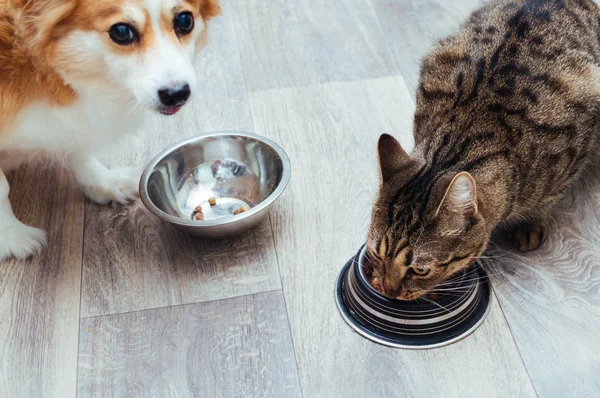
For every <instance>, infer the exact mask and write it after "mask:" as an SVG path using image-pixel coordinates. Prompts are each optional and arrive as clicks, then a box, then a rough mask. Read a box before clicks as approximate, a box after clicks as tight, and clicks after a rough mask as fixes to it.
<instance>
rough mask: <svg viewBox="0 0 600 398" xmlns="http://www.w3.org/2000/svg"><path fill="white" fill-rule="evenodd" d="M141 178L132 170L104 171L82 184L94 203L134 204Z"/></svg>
mask: <svg viewBox="0 0 600 398" xmlns="http://www.w3.org/2000/svg"><path fill="white" fill-rule="evenodd" d="M138 183H139V176H138V174H137V171H136V170H135V169H132V168H125V169H115V170H108V169H107V170H104V171H102V172H101V173H97V174H96V175H94V176H93V178H90V180H89V181H86V182H85V183H81V182H80V185H81V189H82V190H83V192H84V193H85V195H86V196H87V197H88V198H90V199H91V200H93V201H94V202H96V203H98V204H101V205H105V204H108V203H110V202H117V203H122V204H125V203H129V202H133V201H134V200H135V199H136V198H137V197H138V196H139V195H138Z"/></svg>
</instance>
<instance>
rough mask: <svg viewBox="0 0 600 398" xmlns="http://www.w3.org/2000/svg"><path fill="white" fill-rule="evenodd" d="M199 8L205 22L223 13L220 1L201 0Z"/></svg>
mask: <svg viewBox="0 0 600 398" xmlns="http://www.w3.org/2000/svg"><path fill="white" fill-rule="evenodd" d="M198 8H199V9H200V15H202V18H204V20H205V21H208V20H209V19H211V18H213V17H216V16H217V15H219V14H220V13H221V6H220V5H219V0H199V4H198Z"/></svg>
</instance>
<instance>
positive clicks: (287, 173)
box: [139, 130, 292, 228]
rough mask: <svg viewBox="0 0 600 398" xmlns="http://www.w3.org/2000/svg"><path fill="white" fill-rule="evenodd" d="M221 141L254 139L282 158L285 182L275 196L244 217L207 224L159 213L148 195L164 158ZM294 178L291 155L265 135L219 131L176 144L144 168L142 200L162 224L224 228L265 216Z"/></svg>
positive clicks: (275, 190) (282, 179)
mask: <svg viewBox="0 0 600 398" xmlns="http://www.w3.org/2000/svg"><path fill="white" fill-rule="evenodd" d="M219 137H231V138H246V139H251V140H255V141H260V142H262V143H264V144H266V145H268V146H269V147H271V149H272V150H273V151H274V152H275V153H276V154H277V155H278V156H279V158H280V159H281V163H282V174H281V179H280V181H279V184H277V186H276V187H275V189H274V190H273V192H271V193H270V194H269V196H267V197H266V198H265V199H264V200H263V201H262V202H260V203H259V204H257V205H256V206H254V207H252V208H250V209H249V210H248V211H245V212H244V213H243V214H241V215H237V216H235V217H233V216H231V217H222V218H217V219H213V220H203V221H199V220H192V219H190V220H186V219H183V218H179V217H175V216H172V215H170V214H168V213H165V212H164V211H162V210H161V209H159V208H158V207H157V206H156V205H155V204H154V203H153V202H152V200H151V199H150V196H149V195H148V181H149V179H150V175H151V174H152V172H153V171H154V169H155V168H156V166H157V165H158V164H159V163H160V162H161V161H162V160H163V159H164V158H166V157H167V156H169V155H170V154H172V153H174V152H175V151H177V150H179V149H181V148H183V147H185V146H187V145H191V144H193V143H196V142H199V141H202V140H205V139H210V138H219ZM291 174H292V165H291V162H290V158H289V156H288V154H287V153H286V152H285V150H284V149H283V148H282V147H281V146H279V145H278V144H277V143H275V142H274V141H272V140H270V139H268V138H266V137H263V136H261V135H258V134H254V133H248V132H242V131H236V130H231V131H216V132H212V133H206V134H201V135H197V136H193V137H188V138H186V139H184V140H181V141H179V142H177V143H175V144H172V145H171V146H169V147H167V148H165V149H163V150H162V151H161V152H159V153H158V154H157V155H156V156H154V157H153V158H152V160H150V162H149V163H148V164H147V165H146V167H145V168H144V171H143V173H142V176H141V177H140V184H139V191H140V199H141V200H142V203H143V204H144V206H145V207H146V208H147V209H148V210H149V211H150V212H151V213H152V214H154V215H155V216H157V217H158V218H160V219H161V220H164V221H167V222H169V223H171V224H175V225H179V226H185V227H195V228H202V227H214V226H223V225H228V224H233V223H236V222H239V221H242V220H245V219H248V218H250V217H252V216H254V215H256V214H258V213H261V212H262V211H263V210H265V209H267V208H268V207H269V206H271V204H273V202H275V200H277V198H279V196H280V195H281V194H282V193H283V191H285V189H286V188H287V186H288V184H289V182H290V178H291Z"/></svg>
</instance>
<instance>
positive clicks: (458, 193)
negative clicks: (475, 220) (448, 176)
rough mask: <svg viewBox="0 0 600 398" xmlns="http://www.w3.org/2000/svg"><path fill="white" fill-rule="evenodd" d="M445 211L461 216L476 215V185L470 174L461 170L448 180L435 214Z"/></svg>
mask: <svg viewBox="0 0 600 398" xmlns="http://www.w3.org/2000/svg"><path fill="white" fill-rule="evenodd" d="M445 211H446V212H450V213H452V214H453V215H454V216H456V217H463V218H466V217H470V216H475V215H477V211H478V209H477V186H476V185H475V180H474V179H473V176H471V174H469V173H467V172H466V171H463V172H460V173H458V174H457V175H455V176H454V178H453V179H452V181H450V184H449V185H448V188H446V193H445V194H444V197H443V198H442V201H441V203H440V205H439V206H438V209H437V211H436V213H435V215H436V216H438V215H439V214H440V213H442V212H445Z"/></svg>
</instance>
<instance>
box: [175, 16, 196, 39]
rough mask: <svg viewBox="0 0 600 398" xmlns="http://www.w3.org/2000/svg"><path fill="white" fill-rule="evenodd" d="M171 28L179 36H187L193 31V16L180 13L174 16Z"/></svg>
mask: <svg viewBox="0 0 600 398" xmlns="http://www.w3.org/2000/svg"><path fill="white" fill-rule="evenodd" d="M173 26H174V27H175V30H176V31H177V33H179V34H181V35H187V34H190V33H191V32H192V30H194V16H193V15H192V13H191V12H182V13H180V14H177V16H175V20H174V21H173Z"/></svg>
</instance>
